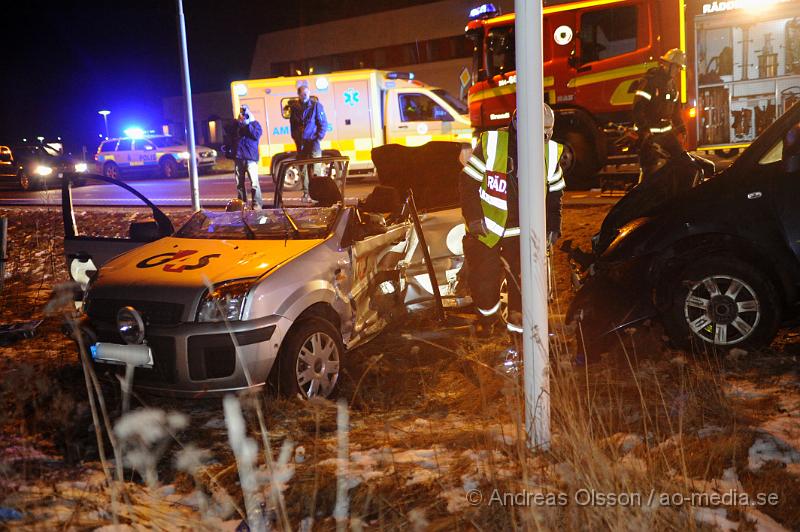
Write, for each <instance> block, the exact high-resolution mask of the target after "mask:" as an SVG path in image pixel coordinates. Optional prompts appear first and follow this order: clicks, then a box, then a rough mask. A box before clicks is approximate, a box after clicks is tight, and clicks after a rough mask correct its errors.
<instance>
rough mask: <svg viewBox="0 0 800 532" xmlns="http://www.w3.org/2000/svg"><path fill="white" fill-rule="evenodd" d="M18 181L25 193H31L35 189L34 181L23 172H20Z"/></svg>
mask: <svg viewBox="0 0 800 532" xmlns="http://www.w3.org/2000/svg"><path fill="white" fill-rule="evenodd" d="M17 181H18V183H19V188H20V189H21V190H24V191H26V192H27V191H29V190H33V189H34V186H33V185H34V184H33V179H31V178H30V177H29V176H28V174H26V173H25V172H23V171H20V172H19V174H18V175H17Z"/></svg>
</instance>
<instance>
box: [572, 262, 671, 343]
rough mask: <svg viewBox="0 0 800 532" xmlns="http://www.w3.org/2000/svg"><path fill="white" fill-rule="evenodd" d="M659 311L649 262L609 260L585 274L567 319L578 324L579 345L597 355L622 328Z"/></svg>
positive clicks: (654, 315)
mask: <svg viewBox="0 0 800 532" xmlns="http://www.w3.org/2000/svg"><path fill="white" fill-rule="evenodd" d="M657 315H658V311H657V309H656V307H655V305H654V304H653V298H652V290H651V288H650V286H649V283H648V282H647V262H646V261H631V262H629V263H625V264H613V265H611V264H608V265H605V266H604V267H602V268H600V269H599V270H598V271H597V272H596V273H594V274H593V275H590V276H588V277H586V278H585V279H584V280H583V285H582V286H581V288H580V289H579V290H578V291H577V292H576V294H575V297H574V298H573V300H572V302H571V303H570V306H569V309H568V310H567V315H566V322H567V323H575V324H577V325H578V327H579V328H578V345H579V349H580V350H582V351H583V352H584V354H586V355H590V356H591V355H597V354H599V353H602V352H603V351H605V350H606V349H607V347H608V346H609V344H610V342H611V341H612V340H614V339H615V338H616V336H617V334H618V333H619V332H620V331H623V330H625V329H626V328H628V327H631V326H633V325H635V324H637V323H640V322H642V321H644V320H646V319H649V318H654V317H656V316H657Z"/></svg>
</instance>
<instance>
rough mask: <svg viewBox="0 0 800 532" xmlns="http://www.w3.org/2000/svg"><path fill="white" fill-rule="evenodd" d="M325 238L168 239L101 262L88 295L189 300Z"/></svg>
mask: <svg viewBox="0 0 800 532" xmlns="http://www.w3.org/2000/svg"><path fill="white" fill-rule="evenodd" d="M323 241H324V240H285V241H284V240H207V239H190V238H175V237H166V238H162V239H161V240H157V241H156V242H152V243H150V244H146V245H144V246H141V247H139V248H136V249H134V250H132V251H129V252H127V253H124V254H122V255H120V256H118V257H116V258H114V259H112V260H110V261H109V262H107V263H105V264H104V265H103V266H102V267H101V268H100V271H99V273H98V276H97V278H96V279H95V281H94V282H93V283H92V284H91V288H90V289H89V297H90V298H107V299H126V298H127V299H132V300H134V299H135V300H149V301H165V302H175V303H183V304H192V303H193V302H194V301H195V300H196V299H197V298H198V297H199V295H200V294H201V293H202V292H203V291H204V290H205V289H206V286H207V283H208V282H211V283H212V284H217V283H220V282H224V281H229V280H232V279H242V278H248V277H258V278H261V277H266V276H268V275H269V274H270V273H272V272H273V271H275V269H276V268H278V267H279V266H281V265H282V264H285V263H287V262H288V261H291V260H292V259H294V258H296V257H298V256H300V255H302V254H303V253H305V252H307V251H309V250H310V249H312V248H314V247H315V246H317V245H319V244H320V243H322V242H323Z"/></svg>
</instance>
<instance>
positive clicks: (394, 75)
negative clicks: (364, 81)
mask: <svg viewBox="0 0 800 532" xmlns="http://www.w3.org/2000/svg"><path fill="white" fill-rule="evenodd" d="M386 79H405V80H408V81H411V80H412V79H414V73H413V72H389V73H387V74H386Z"/></svg>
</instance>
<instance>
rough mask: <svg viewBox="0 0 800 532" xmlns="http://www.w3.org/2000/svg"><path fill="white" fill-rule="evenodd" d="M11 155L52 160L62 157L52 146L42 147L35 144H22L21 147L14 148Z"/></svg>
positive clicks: (44, 145)
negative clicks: (43, 157) (41, 157)
mask: <svg viewBox="0 0 800 532" xmlns="http://www.w3.org/2000/svg"><path fill="white" fill-rule="evenodd" d="M11 153H13V154H14V156H15V157H16V156H19V155H23V156H26V157H39V156H45V157H51V158H56V157H60V156H61V153H60V152H58V151H57V150H56V149H55V148H53V147H52V146H48V145H46V144H42V145H41V146H39V145H34V144H22V145H20V146H14V147H12V148H11Z"/></svg>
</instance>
